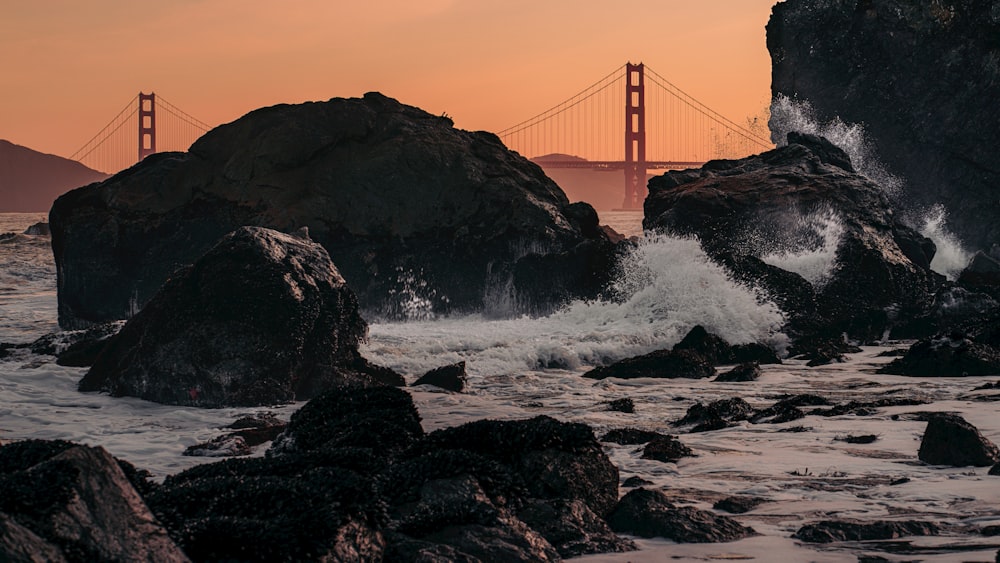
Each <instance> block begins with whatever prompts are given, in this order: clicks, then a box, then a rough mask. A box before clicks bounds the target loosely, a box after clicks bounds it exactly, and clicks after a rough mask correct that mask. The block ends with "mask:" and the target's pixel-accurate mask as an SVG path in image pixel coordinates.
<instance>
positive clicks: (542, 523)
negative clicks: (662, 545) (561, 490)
mask: <svg viewBox="0 0 1000 563" xmlns="http://www.w3.org/2000/svg"><path fill="white" fill-rule="evenodd" d="M517 515H518V517H519V518H520V519H521V520H522V521H524V523H525V524H527V525H528V526H530V527H531V528H532V529H534V530H537V531H538V533H539V534H541V535H542V537H544V538H545V539H546V540H548V541H549V543H551V544H552V545H553V546H554V547H555V548H556V550H557V551H558V552H559V555H561V556H562V557H567V558H569V557H579V556H581V555H586V554H588V553H614V552H622V551H633V550H635V549H636V546H635V543H633V542H632V541H631V540H627V539H624V538H620V537H618V536H617V535H616V534H615V533H614V532H613V531H611V528H610V527H608V524H607V523H606V522H605V521H604V520H602V519H601V518H600V517H599V516H597V515H596V514H594V512H593V511H592V510H590V508H588V507H587V505H586V504H584V503H583V502H581V501H578V500H573V501H563V500H558V501H552V500H548V501H541V500H536V501H532V502H530V503H528V505H527V506H525V507H524V508H522V509H521V510H519V511H518V512H517Z"/></svg>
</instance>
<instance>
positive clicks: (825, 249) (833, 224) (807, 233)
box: [760, 209, 844, 288]
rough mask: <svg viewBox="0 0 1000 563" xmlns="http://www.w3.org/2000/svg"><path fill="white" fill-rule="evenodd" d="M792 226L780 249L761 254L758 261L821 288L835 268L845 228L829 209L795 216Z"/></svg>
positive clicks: (785, 234)
mask: <svg viewBox="0 0 1000 563" xmlns="http://www.w3.org/2000/svg"><path fill="white" fill-rule="evenodd" d="M791 223H792V224H791V225H790V227H789V228H788V229H786V230H785V231H784V233H783V235H784V236H785V239H784V240H782V241H779V242H778V243H777V244H776V246H778V247H779V249H778V250H775V251H772V252H769V253H765V254H763V255H762V256H761V257H760V259H761V260H763V261H764V262H765V263H767V264H770V265H772V266H777V267H778V268H781V269H782V270H787V271H789V272H795V273H796V274H798V275H800V276H802V277H803V278H805V279H806V281H808V282H809V283H811V284H813V286H815V287H817V288H818V287H822V286H823V285H824V284H826V282H827V281H829V279H830V274H831V273H832V272H833V268H834V266H835V265H836V259H837V247H838V246H840V239H841V237H842V236H843V234H844V225H843V223H842V222H841V220H840V217H839V216H838V215H837V214H836V213H835V212H834V211H833V210H832V209H820V210H817V211H813V212H812V213H807V214H797V215H795V216H793V217H792V218H791Z"/></svg>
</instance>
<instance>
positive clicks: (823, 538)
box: [792, 520, 939, 543]
mask: <svg viewBox="0 0 1000 563" xmlns="http://www.w3.org/2000/svg"><path fill="white" fill-rule="evenodd" d="M938 532H939V529H938V526H937V525H936V524H934V523H933V522H919V521H916V520H905V521H900V522H894V521H888V520H881V521H877V522H858V521H853V520H824V521H822V522H815V523H813V524H806V525H805V526H802V527H801V528H799V530H798V531H797V532H795V534H794V535H792V537H794V538H796V539H799V540H802V541H804V542H808V543H831V542H838V541H871V540H891V539H896V538H899V537H902V536H936V535H937V534H938Z"/></svg>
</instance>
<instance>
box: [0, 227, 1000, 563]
mask: <svg viewBox="0 0 1000 563" xmlns="http://www.w3.org/2000/svg"><path fill="white" fill-rule="evenodd" d="M36 219H37V218H36V217H28V216H10V215H7V216H4V215H0V225H2V226H0V232H3V231H5V230H7V231H13V232H21V231H23V229H24V228H25V227H27V225H28V224H30V223H32V222H34V221H35V220H36ZM606 219H607V218H606ZM622 221H623V222H624V223H629V222H631V223H630V224H632V225H633V227H632V228H633V229H634V228H635V225H637V224H638V223H637V221H636V217H635V216H634V215H633V216H631V217H625V218H624V219H622ZM616 228H618V230H619V231H622V232H626V231H627V227H626V226H624V225H622V226H618V227H616ZM788 258H789V259H791V258H792V257H791V256H789V257H788ZM0 265H2V266H0V268H2V270H0V280H2V281H0V288H2V291H0V305H2V309H0V341H5V342H12V341H16V342H28V341H31V340H33V339H34V338H36V337H38V336H40V335H42V334H45V333H46V332H49V331H52V330H55V314H56V306H55V290H54V288H55V271H54V267H53V266H52V265H51V254H50V252H48V239H47V237H18V238H17V240H16V242H13V243H10V244H7V245H0ZM617 289H618V293H617V297H616V299H615V300H613V301H610V302H590V303H584V302H577V303H571V304H567V306H566V307H564V308H563V309H561V310H560V311H558V312H556V313H555V314H553V315H550V316H548V317H542V318H529V317H517V318H508V319H493V318H485V317H478V316H464V317H450V318H438V319H423V320H418V321H412V322H395V323H378V324H373V325H372V326H371V330H370V338H369V342H368V343H367V344H366V345H365V346H364V349H363V352H364V354H365V355H366V356H367V357H368V358H369V359H371V360H372V361H374V362H377V363H381V364H384V365H388V366H390V367H393V368H395V369H397V370H399V371H400V372H401V373H403V374H404V375H405V376H406V377H407V380H408V381H414V380H415V379H416V377H418V376H420V375H422V373H423V372H424V371H426V370H427V369H430V368H433V367H437V366H440V365H443V364H447V363H451V362H454V361H457V360H460V359H461V360H465V361H466V362H467V365H468V370H469V374H470V390H469V392H467V393H463V394H453V393H446V392H441V391H439V390H436V389H434V388H430V387H426V386H421V387H418V388H410V392H411V394H412V395H413V397H414V401H415V403H416V404H417V406H418V409H419V411H420V415H421V417H422V419H423V425H424V427H425V429H427V430H434V429H437V428H442V427H447V426H452V425H457V424H461V423H463V422H467V421H471V420H477V419H481V418H500V419H505V418H524V417H530V416H535V415H539V414H546V415H550V416H553V417H555V418H558V419H560V420H567V421H578V422H584V423H587V424H589V425H591V426H592V427H593V428H594V429H595V432H597V433H598V435H600V434H601V433H603V432H604V431H606V430H608V429H612V428H621V427H637V428H643V429H649V430H658V431H661V432H666V433H677V432H678V429H675V428H673V427H672V426H671V425H670V422H671V421H674V420H677V419H679V418H681V417H682V416H683V415H684V413H685V411H686V410H687V408H688V407H690V406H692V405H693V404H695V403H696V402H709V401H712V400H717V399H724V398H729V397H742V398H743V399H745V400H746V401H748V402H749V403H750V404H751V405H753V406H755V407H763V406H767V405H770V404H772V403H773V402H775V401H776V400H778V398H779V397H781V396H782V395H784V394H795V393H815V394H818V395H822V396H824V397H827V398H828V399H830V400H833V401H838V402H840V401H849V400H859V401H866V400H874V399H877V398H883V397H910V398H921V399H924V400H927V401H929V403H928V404H926V405H921V406H916V407H890V408H883V409H879V410H878V411H877V412H876V413H875V414H873V415H871V416H856V415H845V416H837V417H819V416H808V417H806V418H804V419H800V420H797V421H793V422H789V423H784V424H757V425H754V424H749V423H746V422H743V423H739V424H737V425H735V426H733V427H730V428H726V429H723V430H718V431H713V432H705V433H695V434H692V433H684V432H683V430H682V431H681V432H682V433H681V434H680V435H679V437H680V439H681V441H682V442H684V443H685V444H687V445H688V446H690V447H691V448H692V449H693V450H694V451H695V453H696V454H697V457H694V458H685V459H683V460H681V461H680V462H678V463H676V464H668V463H661V462H657V461H652V460H643V459H641V458H640V456H641V447H640V446H618V445H613V444H607V445H606V446H605V449H606V452H607V453H608V455H609V457H610V458H611V460H612V461H613V462H614V463H615V465H617V466H618V467H619V469H620V471H621V476H622V478H623V479H625V478H627V477H630V476H632V475H640V476H642V477H643V478H645V479H648V480H650V481H652V482H653V483H654V484H653V485H651V486H652V487H657V488H662V489H663V490H664V491H665V492H666V493H667V494H668V495H670V496H671V497H673V498H675V499H676V501H677V502H678V503H680V504H688V505H693V506H696V507H699V508H703V509H710V508H711V505H712V504H713V503H714V502H715V501H716V500H718V499H720V498H724V497H726V496H730V495H750V496H755V497H760V498H763V499H765V500H766V501H767V502H766V503H764V504H762V505H761V506H760V507H758V508H757V509H755V510H753V511H751V512H749V513H747V514H743V515H735V516H733V517H734V518H736V519H737V520H738V521H740V522H741V523H743V524H745V525H748V526H752V527H753V528H754V529H755V530H757V532H759V534H760V535H759V536H756V537H753V538H749V539H746V540H742V541H738V542H732V543H725V544H675V543H673V542H670V541H667V540H639V541H638V542H637V543H638V544H639V545H640V547H641V548H642V550H641V551H640V552H636V553H628V554H604V555H597V556H590V557H583V558H580V559H581V560H587V561H663V560H667V559H669V560H673V561H710V560H720V559H724V560H728V559H737V560H754V561H766V562H771V561H824V562H825V561H851V562H853V561H857V558H858V556H859V555H861V554H880V555H882V556H884V557H886V558H887V559H888V560H890V561H903V560H934V561H955V562H958V561H991V560H992V558H993V554H994V553H995V552H996V550H997V548H998V547H1000V545H997V544H1000V540H994V539H992V538H989V537H983V536H981V535H977V534H975V533H972V532H970V531H968V528H969V527H974V526H986V525H994V524H1000V510H997V506H1000V487H998V486H997V483H998V482H1000V481H998V479H1000V478H998V477H990V476H987V475H986V472H987V468H942V467H930V466H926V465H923V464H921V463H919V462H918V461H917V457H916V456H917V449H918V447H919V443H920V437H921V435H922V433H923V429H924V427H925V423H923V422H920V421H918V420H915V417H914V413H916V412H919V411H952V412H958V413H961V414H962V415H963V416H964V417H965V418H966V419H967V420H969V421H970V422H971V423H972V424H974V425H976V426H977V427H978V428H979V429H980V430H981V431H982V432H983V434H984V435H985V436H986V437H987V438H990V439H991V440H993V441H994V442H1000V417H997V416H996V404H997V403H996V401H997V400H1000V397H998V396H995V393H996V392H993V393H992V394H991V392H990V391H973V390H972V389H973V388H974V387H977V386H979V385H982V384H983V383H985V382H987V381H991V380H993V379H995V378H955V379H920V380H915V379H910V378H905V377H899V376H887V375H878V374H876V373H875V370H876V369H877V367H878V366H879V365H881V364H883V363H885V362H887V361H889V358H885V357H879V356H878V354H879V353H880V352H882V351H884V350H885V348H877V347H868V348H864V350H863V352H862V353H860V354H856V355H853V356H852V357H851V358H850V360H849V361H848V362H846V363H839V364H831V365H828V366H820V367H813V368H810V367H806V366H805V365H804V362H802V361H798V360H788V361H786V362H785V363H784V364H783V365H776V366H764V368H763V371H764V374H763V376H762V377H761V379H760V380H758V381H755V382H750V383H715V382H712V381H709V380H683V379H681V380H657V379H636V380H616V379H610V380H604V381H593V380H590V379H585V378H582V377H581V374H582V373H583V372H584V371H586V370H587V369H589V367H590V366H592V365H594V364H597V363H604V362H607V361H611V360H615V359H619V358H623V357H626V356H630V355H634V354H637V353H642V352H644V351H649V350H653V349H656V348H665V347H669V346H670V345H672V344H673V343H675V342H676V341H677V340H679V339H680V338H681V337H682V336H683V334H684V333H685V332H686V331H687V330H688V329H689V328H690V326H691V325H693V324H695V323H700V324H704V325H705V326H707V327H709V329H710V330H713V331H715V332H718V333H720V334H722V335H723V336H725V337H726V338H728V339H730V340H733V341H751V340H764V341H768V342H771V343H772V344H775V345H780V343H781V341H782V335H781V334H780V332H778V326H779V325H780V321H781V312H780V311H779V310H777V309H776V308H775V307H774V305H773V304H771V303H769V302H768V301H767V299H766V296H762V295H760V294H758V293H757V292H756V291H755V290H754V289H753V288H748V287H743V286H738V285H736V284H734V283H732V282H731V281H730V280H729V279H728V278H727V277H726V275H725V273H724V272H723V271H722V270H720V269H719V268H718V267H716V266H714V265H713V264H712V263H711V262H709V261H708V260H707V259H705V258H704V254H703V253H701V252H700V249H699V248H698V246H697V244H696V243H695V242H694V241H691V240H687V239H676V238H671V237H663V236H659V237H648V238H647V239H645V240H643V242H642V243H641V244H640V245H639V246H638V247H637V249H636V251H635V252H634V253H633V254H632V255H631V256H630V257H629V259H628V260H627V261H626V264H625V266H624V267H623V272H622V282H621V284H620V287H619V288H617ZM725 369H727V368H721V369H720V371H725ZM84 373H85V369H80V368H67V367H61V366H57V365H56V364H55V363H54V358H51V357H45V356H35V355H31V354H29V353H27V352H26V351H17V352H15V354H14V355H13V356H12V357H9V358H7V359H4V360H0V440H17V439H24V438H48V439H66V440H74V441H77V442H83V443H87V444H91V445H99V446H103V447H105V448H106V449H108V450H109V451H110V452H111V453H113V454H114V455H116V456H120V457H122V458H125V459H127V460H129V461H131V462H132V463H134V464H136V465H137V466H139V467H142V468H146V469H149V470H151V471H152V472H153V473H154V474H155V475H156V476H157V477H159V478H162V477H164V476H166V475H169V474H171V473H174V472H177V471H180V470H182V469H184V468H186V467H190V466H192V465H194V464H198V463H205V462H208V461H211V460H207V459H203V458H190V457H183V456H181V452H182V451H183V450H184V448H185V447H187V446H189V445H192V444H195V443H198V442H201V441H205V440H207V439H210V438H212V437H214V436H216V435H218V434H219V433H220V430H219V428H220V427H221V426H224V425H225V424H228V423H230V422H232V421H233V419H235V418H236V417H238V416H240V415H242V414H245V413H248V412H255V411H261V410H270V411H273V412H275V413H276V414H277V415H278V416H279V417H282V418H286V419H287V417H288V416H290V414H291V413H292V412H294V410H295V409H297V408H298V407H299V406H301V405H298V404H290V405H282V406H278V407H274V408H270V409H216V410H205V409H195V408H184V407H174V406H165V405H158V404H154V403H149V402H146V401H142V400H138V399H131V398H118V399H114V398H111V397H108V396H106V395H102V394H98V393H79V392H77V391H76V383H77V382H78V381H79V379H80V378H81V377H82V376H83V374H84ZM623 397H629V398H631V399H632V400H633V401H634V402H635V405H636V412H635V413H633V414H626V413H620V412H611V411H608V410H607V402H608V401H611V400H614V399H618V398H623ZM796 427H801V428H798V429H799V430H802V431H798V432H793V431H789V430H792V429H796ZM863 434H872V435H876V436H877V440H876V441H875V442H874V443H871V444H862V445H859V444H848V443H846V442H843V441H840V440H838V438H843V437H845V436H848V435H863ZM903 479H908V481H905V482H900V481H902V480H903ZM894 482H899V484H895V485H894V484H892V483H894ZM624 492H625V491H624V490H623V493H624ZM829 518H857V519H861V520H876V519H921V520H931V521H934V522H936V523H939V524H942V525H944V526H945V527H946V532H945V533H944V534H943V535H941V536H937V537H930V538H914V539H904V540H897V541H894V542H875V543H869V544H859V543H850V542H848V543H845V544H832V545H824V546H811V545H805V544H801V543H800V542H797V541H796V540H794V539H792V538H791V535H792V534H793V533H794V532H795V531H796V530H797V529H798V528H799V527H800V526H801V525H802V524H804V523H806V522H810V521H816V520H822V519H829Z"/></svg>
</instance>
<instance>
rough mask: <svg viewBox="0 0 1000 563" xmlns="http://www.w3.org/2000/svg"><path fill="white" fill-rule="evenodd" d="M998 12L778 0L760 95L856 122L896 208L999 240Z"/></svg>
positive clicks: (971, 238)
mask: <svg viewBox="0 0 1000 563" xmlns="http://www.w3.org/2000/svg"><path fill="white" fill-rule="evenodd" d="M998 13H1000V12H998V11H997V7H996V3H995V2H991V1H977V2H951V1H948V2H917V1H914V0H880V1H877V2H873V1H864V2H813V1H811V0H792V1H786V2H781V3H778V4H777V5H776V6H775V7H774V9H773V10H772V15H771V20H770V22H769V23H768V25H767V47H768V51H770V53H771V63H772V67H771V91H772V94H773V95H774V96H778V95H784V96H787V97H788V98H791V99H794V100H803V101H808V102H809V103H810V105H811V106H812V109H813V111H814V113H815V117H816V118H817V119H818V120H821V121H828V120H833V119H838V120H843V121H844V122H846V123H859V124H864V127H865V130H866V132H867V134H868V135H867V137H868V141H869V142H870V145H871V148H872V150H873V152H874V153H875V154H877V155H878V158H879V160H881V161H882V162H883V163H884V164H885V166H886V167H887V168H888V169H889V171H891V172H892V173H894V174H897V175H899V176H901V177H902V178H904V179H905V181H906V183H907V185H906V188H905V202H904V203H907V204H911V205H914V206H918V207H927V206H931V205H934V204H938V203H941V204H943V205H944V207H945V209H946V211H947V212H948V223H949V227H951V228H953V229H954V230H955V231H956V232H957V233H958V234H959V235H960V237H961V239H963V240H964V241H965V242H966V243H968V244H970V245H971V246H973V247H974V248H975V247H978V248H986V247H988V246H989V245H990V244H991V243H995V242H1000V223H998V222H997V220H996V218H997V217H1000V200H998V199H997V197H996V186H998V185H1000V157H998V154H997V151H996V150H995V147H997V146H1000V130H998V129H997V127H995V124H996V123H998V122H1000V108H998V107H997V105H996V104H993V103H991V100H994V99H996V98H998V97H1000V68H998V67H997V65H996V64H994V63H993V61H995V60H996V56H997V55H996V49H997V47H996V37H997V34H998V33H1000V17H998ZM972 75H975V76H976V77H977V79H976V80H968V79H967V77H969V76H972Z"/></svg>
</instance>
